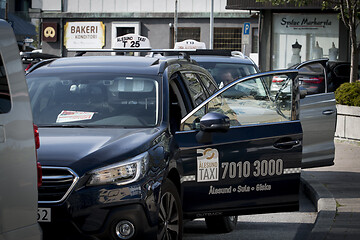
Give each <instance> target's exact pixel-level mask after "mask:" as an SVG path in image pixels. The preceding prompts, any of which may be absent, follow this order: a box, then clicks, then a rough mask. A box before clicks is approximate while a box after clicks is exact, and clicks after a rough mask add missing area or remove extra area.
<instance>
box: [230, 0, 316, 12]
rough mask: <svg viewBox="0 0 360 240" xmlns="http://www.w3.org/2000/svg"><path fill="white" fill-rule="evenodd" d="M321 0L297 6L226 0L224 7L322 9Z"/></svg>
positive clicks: (239, 8) (244, 8)
mask: <svg viewBox="0 0 360 240" xmlns="http://www.w3.org/2000/svg"><path fill="white" fill-rule="evenodd" d="M322 2H323V1H322V0H313V1H311V2H309V3H308V4H307V5H306V6H303V7H298V6H296V5H295V4H290V3H287V4H281V5H272V4H271V3H269V2H266V3H261V2H257V1H256V0H227V2H226V7H225V8H226V9H237V10H270V9H271V10H290V9H314V10H321V9H322Z"/></svg>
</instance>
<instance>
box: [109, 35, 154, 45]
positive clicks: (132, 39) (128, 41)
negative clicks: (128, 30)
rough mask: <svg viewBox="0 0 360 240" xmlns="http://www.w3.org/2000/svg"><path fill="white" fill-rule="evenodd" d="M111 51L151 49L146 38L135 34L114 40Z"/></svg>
mask: <svg viewBox="0 0 360 240" xmlns="http://www.w3.org/2000/svg"><path fill="white" fill-rule="evenodd" d="M113 49H151V46H150V41H149V39H148V38H147V37H144V36H140V35H137V34H126V35H123V36H120V37H117V38H115V44H114V47H113Z"/></svg>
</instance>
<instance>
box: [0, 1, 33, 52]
mask: <svg viewBox="0 0 360 240" xmlns="http://www.w3.org/2000/svg"><path fill="white" fill-rule="evenodd" d="M30 7H31V0H0V18H1V19H4V20H6V21H7V22H9V23H10V25H11V26H12V28H13V30H14V33H15V36H16V40H17V42H18V45H19V50H21V51H22V50H31V49H34V48H35V46H36V44H37V42H33V40H34V38H36V36H37V33H36V29H35V26H34V25H33V24H32V23H31V21H30V17H29V8H30ZM25 39H26V40H25ZM25 41H26V43H25ZM33 45H35V46H33Z"/></svg>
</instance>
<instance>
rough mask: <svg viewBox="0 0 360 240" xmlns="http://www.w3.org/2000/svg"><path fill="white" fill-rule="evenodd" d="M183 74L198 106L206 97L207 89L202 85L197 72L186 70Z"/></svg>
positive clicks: (195, 104)
mask: <svg viewBox="0 0 360 240" xmlns="http://www.w3.org/2000/svg"><path fill="white" fill-rule="evenodd" d="M182 76H183V78H184V81H185V84H186V86H187V88H188V90H189V94H190V96H191V98H192V100H193V104H194V106H195V107H196V106H198V105H199V104H200V103H202V102H203V101H204V100H205V99H206V94H205V90H204V89H203V87H202V86H201V83H200V81H199V79H198V78H197V76H196V74H195V73H190V72H185V73H182Z"/></svg>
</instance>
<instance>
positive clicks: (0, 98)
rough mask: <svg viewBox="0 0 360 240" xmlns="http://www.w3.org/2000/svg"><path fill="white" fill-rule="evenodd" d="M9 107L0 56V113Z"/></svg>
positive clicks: (4, 74)
mask: <svg viewBox="0 0 360 240" xmlns="http://www.w3.org/2000/svg"><path fill="white" fill-rule="evenodd" d="M10 109H11V101H10V91H9V85H8V80H7V78H6V72H5V68H4V64H3V61H2V59H1V56H0V114H2V113H8V112H9V111H10Z"/></svg>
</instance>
